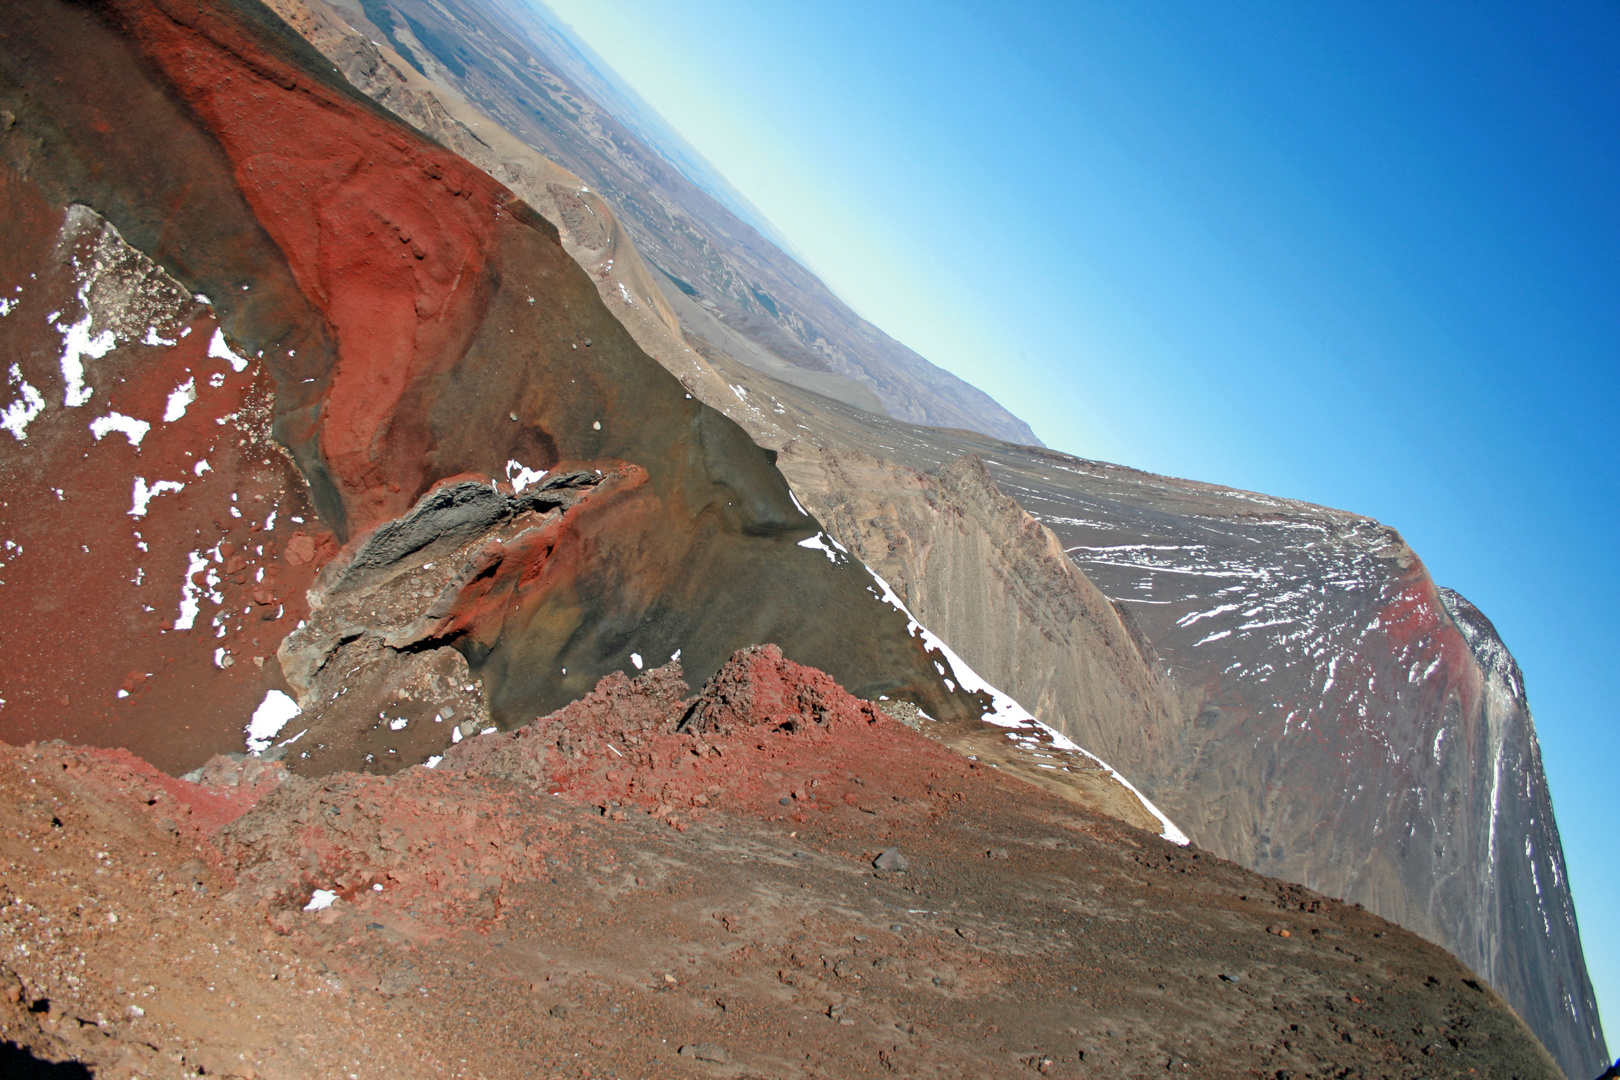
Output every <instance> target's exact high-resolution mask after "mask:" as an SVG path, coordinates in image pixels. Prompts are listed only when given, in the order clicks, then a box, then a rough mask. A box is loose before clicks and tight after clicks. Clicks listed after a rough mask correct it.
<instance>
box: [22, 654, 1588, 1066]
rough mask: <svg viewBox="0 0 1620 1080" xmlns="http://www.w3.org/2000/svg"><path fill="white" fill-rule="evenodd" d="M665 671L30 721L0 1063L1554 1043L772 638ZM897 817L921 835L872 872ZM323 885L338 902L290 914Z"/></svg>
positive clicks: (1253, 1058) (1432, 975)
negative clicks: (181, 762)
mask: <svg viewBox="0 0 1620 1080" xmlns="http://www.w3.org/2000/svg"><path fill="white" fill-rule="evenodd" d="M677 676H678V672H677V671H676V670H675V669H667V670H663V671H660V672H654V673H649V674H647V675H645V676H642V677H641V678H639V679H638V680H636V682H635V683H633V684H632V683H630V682H629V681H628V680H625V679H623V678H622V677H620V678H618V679H610V680H605V681H604V684H603V686H602V687H601V688H599V689H598V691H597V692H595V693H593V694H592V695H590V696H589V697H588V698H586V699H584V700H583V701H582V702H579V703H576V704H575V705H573V706H570V707H569V709H567V710H564V711H563V712H562V713H559V714H557V715H556V716H554V717H552V718H548V719H547V720H546V721H541V722H539V723H537V724H534V725H531V726H530V727H529V728H525V729H522V731H521V732H520V733H517V734H511V735H490V736H474V737H472V738H470V739H467V740H465V741H464V742H463V743H462V744H461V745H460V747H459V748H458V749H457V751H456V752H454V753H452V754H451V755H449V756H448V757H447V758H446V760H445V762H444V763H443V764H441V765H440V767H439V768H438V769H435V770H428V769H424V768H413V769H409V770H406V771H404V772H402V773H399V774H396V775H394V776H391V777H381V776H359V775H355V774H335V775H333V776H329V777H326V778H324V779H321V780H306V779H303V778H300V777H287V776H286V774H285V773H284V772H283V771H282V770H281V769H280V768H279V767H277V766H268V765H264V764H262V763H259V762H256V761H252V760H251V759H250V760H249V761H248V762H246V763H245V764H243V763H233V762H228V761H225V760H224V759H216V761H215V762H214V763H213V765H212V766H211V768H210V769H209V771H208V772H207V774H206V775H205V776H204V783H203V784H202V785H195V784H188V783H186V782H184V781H178V780H173V779H171V778H168V777H166V776H163V775H162V774H160V773H157V772H156V771H155V770H152V769H151V768H150V767H148V766H146V765H145V764H144V763H142V762H140V761H139V760H138V759H135V758H133V757H130V756H129V755H126V754H122V753H120V752H109V751H102V750H86V749H75V748H70V747H67V746H63V745H61V744H45V745H41V746H29V747H22V748H9V747H8V748H5V749H4V750H3V752H0V812H4V813H5V814H6V815H7V816H8V818H9V820H10V821H11V822H13V827H12V828H10V829H8V830H6V831H5V833H4V834H3V835H0V867H3V868H4V876H3V883H0V965H3V973H0V979H3V981H4V992H3V993H0V1024H3V1030H0V1042H3V1043H4V1045H5V1048H6V1049H5V1050H4V1051H3V1052H0V1066H4V1067H5V1068H8V1069H10V1070H12V1072H13V1073H17V1074H22V1075H27V1073H24V1072H23V1070H24V1069H37V1070H40V1071H37V1072H36V1073H35V1075H41V1076H64V1077H65V1076H84V1075H94V1076H98V1077H101V1076H106V1077H126V1076H135V1075H140V1076H150V1077H170V1076H174V1077H179V1076H196V1075H208V1076H215V1075H222V1076H231V1075H235V1076H243V1077H289V1078H291V1077H326V1076H332V1077H352V1078H356V1080H358V1078H362V1077H416V1076H422V1077H440V1076H444V1077H491V1078H495V1077H549V1076H563V1077H586V1076H589V1077H625V1078H628V1077H686V1076H690V1077H781V1078H788V1077H810V1076H827V1077H845V1076H867V1075H872V1076H877V1075H884V1074H889V1073H892V1074H896V1075H909V1076H941V1077H946V1076H949V1077H956V1076H969V1075H996V1076H1000V1075H1024V1074H1028V1073H1035V1074H1046V1075H1053V1076H1097V1077H1102V1076H1108V1077H1114V1076H1146V1075H1161V1074H1163V1073H1164V1072H1165V1071H1166V1070H1168V1071H1170V1072H1173V1073H1185V1074H1190V1075H1205V1076H1261V1077H1295V1078H1301V1080H1303V1078H1304V1077H1326V1076H1333V1077H1346V1076H1366V1077H1374V1076H1403V1077H1404V1076H1458V1077H1468V1076H1491V1077H1555V1076H1558V1075H1559V1073H1558V1072H1557V1070H1556V1067H1555V1066H1554V1065H1553V1063H1552V1062H1551V1060H1550V1059H1549V1058H1548V1057H1547V1056H1546V1054H1545V1052H1544V1051H1543V1050H1542V1049H1541V1047H1540V1046H1539V1044H1537V1043H1536V1042H1535V1041H1534V1039H1533V1037H1532V1036H1531V1035H1530V1034H1529V1032H1528V1030H1527V1029H1525V1027H1524V1026H1523V1025H1522V1023H1520V1022H1519V1021H1518V1019H1517V1018H1516V1017H1515V1016H1513V1014H1512V1013H1511V1012H1510V1011H1509V1010H1508V1009H1507V1008H1506V1007H1505V1006H1504V1005H1503V1004H1502V1002H1501V1000H1500V999H1499V998H1498V997H1497V996H1496V995H1495V994H1494V993H1493V992H1492V991H1491V990H1490V989H1489V988H1488V987H1486V986H1484V985H1483V984H1480V983H1478V982H1476V981H1475V980H1474V978H1473V976H1472V975H1471V974H1470V973H1469V972H1468V971H1467V970H1466V969H1464V968H1463V967H1462V966H1461V965H1459V964H1458V963H1457V962H1456V961H1455V960H1454V959H1452V958H1451V957H1450V956H1449V955H1447V954H1446V953H1444V952H1443V951H1441V950H1440V949H1438V948H1436V947H1434V946H1432V945H1429V944H1427V943H1425V942H1422V941H1420V940H1418V939H1416V938H1415V937H1413V936H1412V935H1410V934H1408V933H1406V932H1404V931H1401V930H1399V929H1397V928H1395V927H1393V926H1392V925H1390V924H1388V923H1386V922H1384V921H1383V920H1381V919H1378V918H1376V917H1374V916H1372V915H1369V914H1366V913H1364V912H1362V911H1358V910H1356V909H1354V908H1351V907H1346V906H1345V905H1342V904H1338V903H1336V902H1333V901H1330V900H1327V899H1324V898H1321V897H1318V896H1316V895H1314V894H1312V893H1310V892H1308V891H1306V890H1303V889H1300V888H1298V887H1295V886H1290V885H1285V884H1282V883H1278V882H1275V881H1270V880H1267V879H1264V878H1261V877H1259V876H1257V875H1255V874H1253V873H1250V872H1248V871H1245V870H1242V869H1240V868H1238V867H1236V866H1234V865H1232V864H1230V863H1226V862H1223V861H1221V860H1219V859H1216V858H1214V857H1213V856H1210V855H1208V854H1205V853H1201V852H1199V851H1197V850H1193V849H1185V848H1177V847H1174V846H1173V845H1170V844H1168V843H1166V842H1163V841H1161V840H1159V839H1158V838H1157V837H1155V836H1153V835H1151V834H1149V833H1146V832H1142V831H1140V830H1137V829H1134V828H1131V827H1129V826H1126V825H1123V824H1120V823H1118V822H1115V821H1112V820H1109V819H1106V818H1103V817H1099V816H1095V815H1092V814H1090V813H1088V812H1086V811H1084V810H1083V809H1080V808H1077V807H1076V806H1074V805H1073V804H1072V803H1070V802H1067V801H1065V800H1064V799H1062V798H1060V797H1059V796H1057V795H1053V794H1050V793H1047V792H1043V791H1041V790H1038V789H1036V788H1034V787H1031V786H1029V785H1027V784H1025V783H1023V782H1022V781H1020V780H1018V779H1016V778H1012V777H1009V776H1006V775H1004V774H1003V773H1001V772H1000V771H999V770H996V769H992V768H988V767H985V766H984V765H981V764H980V763H975V762H971V761H968V760H966V759H964V758H962V757H960V756H958V755H956V754H953V753H951V752H950V751H948V750H947V749H945V748H944V747H942V746H941V745H939V744H938V743H935V742H932V741H930V740H927V739H924V738H921V737H919V736H918V735H916V734H914V733H913V732H911V731H909V730H908V729H906V728H905V727H903V726H902V725H901V724H899V723H897V722H895V721H894V720H892V719H890V718H889V717H887V716H886V715H883V714H881V713H880V712H878V711H877V710H876V709H874V708H873V707H872V706H871V705H870V704H868V703H862V702H857V701H856V700H855V699H853V698H850V697H849V696H848V695H846V694H843V692H842V691H841V690H839V689H838V688H837V686H836V684H833V683H832V681H831V680H830V679H827V678H826V677H825V676H823V675H821V674H820V673H819V672H814V671H813V670H812V669H804V668H798V667H797V666H796V665H792V664H790V663H787V662H784V661H781V660H780V658H779V655H778V654H774V653H773V652H771V651H770V650H760V651H755V652H752V653H749V654H739V658H738V659H737V660H736V661H734V662H733V663H732V664H731V665H728V667H727V668H725V669H723V670H722V672H721V673H720V675H718V676H716V679H715V680H714V681H713V682H712V683H711V684H710V686H709V687H707V688H706V689H705V691H704V693H703V694H702V695H701V696H699V697H698V698H695V699H690V698H686V697H685V688H684V685H683V684H680V683H678V681H677ZM677 724H680V725H682V726H683V730H682V731H675V730H673V728H674V727H675V726H676V725H677ZM249 807H252V808H251V809H249ZM227 823H228V824H227ZM889 848H898V850H899V852H900V854H901V855H902V856H903V857H904V859H905V860H906V862H907V864H908V865H907V867H906V869H905V870H903V871H901V870H895V869H889V870H877V869H874V867H873V861H874V859H875V858H877V857H878V856H879V855H880V854H881V853H883V852H884V851H886V850H887V849H889ZM315 889H328V890H331V891H332V892H334V893H335V894H337V898H336V899H335V900H334V901H333V903H332V904H331V906H330V907H328V908H326V909H325V910H319V911H305V910H303V908H304V907H305V905H306V904H307V903H308V902H309V900H310V899H311V897H312V895H313V894H314V890H315ZM48 1061H77V1062H81V1063H82V1065H63V1066H48V1065H44V1064H41V1063H43V1062H48ZM29 1062H32V1063H33V1064H28V1063H29ZM8 1075H11V1073H8Z"/></svg>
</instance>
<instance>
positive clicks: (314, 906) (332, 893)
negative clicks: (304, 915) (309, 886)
mask: <svg viewBox="0 0 1620 1080" xmlns="http://www.w3.org/2000/svg"><path fill="white" fill-rule="evenodd" d="M337 896H338V894H337V890H336V889H316V890H315V891H314V892H313V893H311V894H310V897H309V903H307V904H305V905H304V910H305V911H325V910H326V909H327V908H329V907H331V906H332V901H334V900H336V899H337Z"/></svg>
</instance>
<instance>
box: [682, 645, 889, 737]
mask: <svg viewBox="0 0 1620 1080" xmlns="http://www.w3.org/2000/svg"><path fill="white" fill-rule="evenodd" d="M880 719H881V714H880V713H879V712H878V710H877V707H876V706H874V705H873V704H872V703H871V702H870V701H860V700H858V699H856V698H855V697H853V696H852V695H850V693H849V692H848V691H846V690H845V689H844V688H843V687H842V686H839V685H838V684H837V683H836V682H834V681H833V679H832V676H830V675H828V674H827V673H826V672H824V671H817V670H816V669H815V668H809V667H805V666H804V665H803V664H795V663H794V662H793V661H791V660H787V659H785V658H784V657H783V656H782V650H781V649H779V648H777V647H776V646H775V645H761V646H759V647H757V648H752V649H744V650H742V651H741V652H739V653H737V655H735V656H733V657H732V658H731V659H730V660H729V661H727V663H726V665H725V666H724V667H722V668H721V669H720V670H719V671H717V672H715V674H714V678H712V679H710V680H709V682H708V684H707V685H705V686H704V687H703V693H702V694H700V695H699V696H698V698H697V700H696V701H694V702H693V703H692V705H691V706H690V708H689V709H688V710H687V713H686V716H685V718H684V719H683V720H682V721H681V725H680V727H681V730H682V731H689V732H691V733H693V734H694V735H707V736H718V737H720V738H731V737H735V736H739V735H745V734H746V733H747V732H748V731H749V730H750V729H752V728H756V727H760V726H762V725H763V726H767V727H770V728H772V729H774V730H776V731H780V732H786V733H790V734H791V733H795V732H797V731H798V730H799V729H800V726H801V725H807V724H808V725H816V726H819V727H827V726H828V725H834V724H859V725H873V724H877V723H879V722H880Z"/></svg>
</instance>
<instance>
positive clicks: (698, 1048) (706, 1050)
mask: <svg viewBox="0 0 1620 1080" xmlns="http://www.w3.org/2000/svg"><path fill="white" fill-rule="evenodd" d="M676 1053H678V1054H680V1055H681V1056H682V1057H689V1058H697V1059H698V1060H699V1061H711V1062H713V1063H714V1064H716V1065H730V1064H731V1053H730V1052H729V1051H728V1050H726V1048H725V1047H723V1046H716V1045H715V1044H714V1043H687V1044H686V1045H685V1046H683V1047H681V1048H680V1049H679V1050H677V1051H676Z"/></svg>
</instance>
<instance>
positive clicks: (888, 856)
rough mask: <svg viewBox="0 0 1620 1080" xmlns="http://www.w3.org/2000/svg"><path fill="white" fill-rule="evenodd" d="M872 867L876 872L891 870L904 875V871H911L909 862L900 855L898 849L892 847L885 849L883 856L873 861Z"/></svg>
mask: <svg viewBox="0 0 1620 1080" xmlns="http://www.w3.org/2000/svg"><path fill="white" fill-rule="evenodd" d="M872 866H873V867H874V868H876V869H878V870H891V871H894V872H896V873H904V872H905V871H907V870H909V869H911V860H910V859H908V858H906V857H905V856H904V855H902V854H900V849H899V848H897V847H892V848H888V849H886V850H885V851H884V852H883V854H881V855H879V856H878V857H877V858H875V859H873V860H872Z"/></svg>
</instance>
